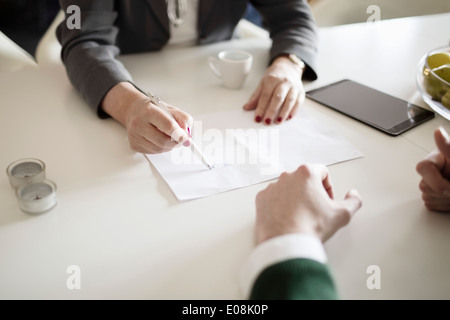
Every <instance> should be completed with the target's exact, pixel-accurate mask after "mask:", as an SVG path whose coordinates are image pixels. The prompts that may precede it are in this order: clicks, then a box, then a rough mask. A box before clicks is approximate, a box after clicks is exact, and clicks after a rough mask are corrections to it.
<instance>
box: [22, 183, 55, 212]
mask: <svg viewBox="0 0 450 320" xmlns="http://www.w3.org/2000/svg"><path fill="white" fill-rule="evenodd" d="M16 196H17V198H18V200H19V207H20V209H21V210H22V211H23V212H25V213H31V214H38V213H44V212H47V211H49V210H50V209H52V208H53V207H54V206H55V205H56V184H55V183H54V182H53V181H50V180H42V181H31V182H27V183H24V184H21V185H19V186H18V187H17V189H16Z"/></svg>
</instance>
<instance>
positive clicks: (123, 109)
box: [101, 82, 145, 126]
mask: <svg viewBox="0 0 450 320" xmlns="http://www.w3.org/2000/svg"><path fill="white" fill-rule="evenodd" d="M144 97H145V95H144V94H143V93H142V92H140V91H139V90H138V89H136V87H135V86H134V85H133V84H131V83H130V82H120V83H118V84H116V85H115V86H114V87H112V88H111V89H110V90H109V91H108V92H107V93H106V95H105V97H104V98H103V100H102V103H101V108H102V109H103V111H104V112H106V113H107V114H109V115H110V116H111V117H113V118H114V119H115V120H117V121H118V122H119V123H121V124H122V125H124V126H125V125H126V122H127V115H128V112H129V110H130V108H131V107H132V104H133V101H136V99H142V98H144Z"/></svg>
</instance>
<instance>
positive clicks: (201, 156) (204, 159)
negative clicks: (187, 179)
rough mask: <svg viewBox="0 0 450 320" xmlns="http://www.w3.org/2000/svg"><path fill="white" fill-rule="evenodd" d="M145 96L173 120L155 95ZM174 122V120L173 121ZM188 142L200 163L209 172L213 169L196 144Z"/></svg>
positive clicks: (191, 141) (149, 93) (190, 140)
mask: <svg viewBox="0 0 450 320" xmlns="http://www.w3.org/2000/svg"><path fill="white" fill-rule="evenodd" d="M146 95H147V96H148V97H149V98H150V101H151V102H152V103H153V104H154V105H156V106H157V107H159V108H161V110H163V111H164V112H165V113H166V114H167V115H168V116H169V117H171V118H172V119H174V120H175V118H174V117H173V115H172V114H171V113H170V111H169V110H168V109H167V107H166V105H165V103H164V102H163V101H162V100H161V99H160V98H159V97H158V96H157V95H155V94H153V93H151V92H147V93H146ZM175 121H176V120H175ZM189 142H190V144H191V147H192V149H193V151H194V154H196V155H197V156H198V157H199V158H200V159H201V160H202V162H203V163H204V164H205V165H206V166H207V167H208V168H209V170H211V169H213V168H214V165H213V164H212V163H211V162H210V161H209V160H208V159H207V158H206V157H205V155H204V154H203V152H202V151H201V150H200V148H199V147H198V146H197V144H196V143H195V142H194V140H193V139H192V137H189Z"/></svg>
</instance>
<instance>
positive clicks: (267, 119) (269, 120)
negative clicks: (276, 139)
mask: <svg viewBox="0 0 450 320" xmlns="http://www.w3.org/2000/svg"><path fill="white" fill-rule="evenodd" d="M264 122H265V123H266V124H270V123H271V122H272V120H271V119H269V118H266V120H264Z"/></svg>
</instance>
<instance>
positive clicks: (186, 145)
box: [183, 140, 191, 147]
mask: <svg viewBox="0 0 450 320" xmlns="http://www.w3.org/2000/svg"><path fill="white" fill-rule="evenodd" d="M190 145H191V142H190V141H189V140H186V141H185V142H183V146H185V147H189V146H190Z"/></svg>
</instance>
